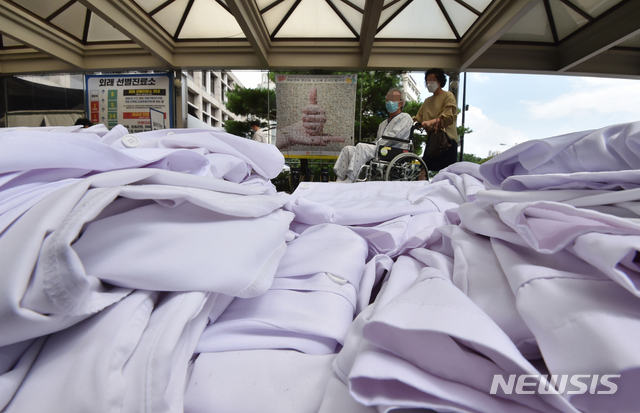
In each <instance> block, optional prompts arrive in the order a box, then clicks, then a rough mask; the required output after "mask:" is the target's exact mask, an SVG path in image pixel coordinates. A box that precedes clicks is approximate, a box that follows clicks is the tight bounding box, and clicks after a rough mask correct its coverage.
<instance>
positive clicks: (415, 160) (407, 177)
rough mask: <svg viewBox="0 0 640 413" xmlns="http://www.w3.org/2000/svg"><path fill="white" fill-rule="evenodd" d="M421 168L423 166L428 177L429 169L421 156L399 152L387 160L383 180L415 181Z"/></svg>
mask: <svg viewBox="0 0 640 413" xmlns="http://www.w3.org/2000/svg"><path fill="white" fill-rule="evenodd" d="M422 168H424V170H425V172H426V176H427V177H428V176H429V170H428V169H427V165H425V163H424V161H423V160H422V158H421V157H419V156H418V155H416V154H415V153H401V154H400V155H398V156H396V157H395V158H393V159H392V160H391V162H389V165H388V166H387V172H386V173H385V175H384V180H385V181H417V180H418V176H419V175H420V170H421V169H422ZM427 179H428V178H427Z"/></svg>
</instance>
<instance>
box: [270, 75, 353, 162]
mask: <svg viewBox="0 0 640 413" xmlns="http://www.w3.org/2000/svg"><path fill="white" fill-rule="evenodd" d="M356 84H357V75H355V74H354V75H326V76H322V75H284V74H276V99H277V102H276V104H277V107H278V126H277V130H276V135H277V139H276V146H277V147H278V149H280V151H281V152H283V153H285V154H287V155H331V156H337V155H339V154H340V150H341V149H342V148H343V147H344V146H345V145H353V128H354V121H355V112H356Z"/></svg>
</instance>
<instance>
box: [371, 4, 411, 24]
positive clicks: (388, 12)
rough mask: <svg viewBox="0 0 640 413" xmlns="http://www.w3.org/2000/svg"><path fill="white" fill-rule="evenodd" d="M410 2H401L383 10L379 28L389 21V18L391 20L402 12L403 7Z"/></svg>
mask: <svg viewBox="0 0 640 413" xmlns="http://www.w3.org/2000/svg"><path fill="white" fill-rule="evenodd" d="M408 1H409V0H400V1H397V2H395V3H393V4H392V5H390V6H388V7H386V8H384V9H383V10H382V14H381V15H380V21H379V22H378V27H380V26H382V25H383V24H384V23H385V22H386V21H387V20H389V18H391V16H393V15H394V13H396V12H397V11H398V10H400V8H401V7H402V6H404V5H405V4H407V2H408Z"/></svg>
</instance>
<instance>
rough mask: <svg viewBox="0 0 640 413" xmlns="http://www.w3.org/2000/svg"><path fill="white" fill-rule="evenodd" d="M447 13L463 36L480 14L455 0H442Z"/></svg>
mask: <svg viewBox="0 0 640 413" xmlns="http://www.w3.org/2000/svg"><path fill="white" fill-rule="evenodd" d="M441 1H442V5H443V6H444V8H445V10H446V11H447V14H449V17H450V18H451V21H452V22H453V25H454V26H455V28H456V30H457V31H458V34H459V35H460V36H461V37H462V36H464V34H465V33H466V32H467V30H469V27H471V25H472V24H473V22H475V21H476V19H477V18H478V15H477V14H475V13H473V12H472V11H471V10H469V9H467V8H466V7H464V6H462V5H460V3H458V2H456V1H455V0H441Z"/></svg>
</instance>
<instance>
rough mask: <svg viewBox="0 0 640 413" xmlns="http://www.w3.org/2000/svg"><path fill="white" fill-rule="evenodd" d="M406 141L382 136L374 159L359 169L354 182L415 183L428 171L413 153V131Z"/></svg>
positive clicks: (427, 174)
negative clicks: (421, 172)
mask: <svg viewBox="0 0 640 413" xmlns="http://www.w3.org/2000/svg"><path fill="white" fill-rule="evenodd" d="M414 128H415V126H414V127H412V128H411V133H410V134H409V138H407V139H398V138H392V137H388V136H382V137H381V138H380V139H379V140H378V142H377V143H376V155H375V158H373V159H372V160H370V161H369V162H367V163H366V164H365V165H362V166H361V167H360V170H359V171H358V177H357V179H356V182H366V181H417V180H418V176H419V175H420V171H421V170H422V169H423V168H424V171H425V177H426V179H427V180H428V179H429V170H428V169H427V165H426V164H425V163H424V161H423V160H422V158H421V157H419V156H418V155H416V154H415V153H413V141H412V139H411V138H412V137H413V130H414Z"/></svg>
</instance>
